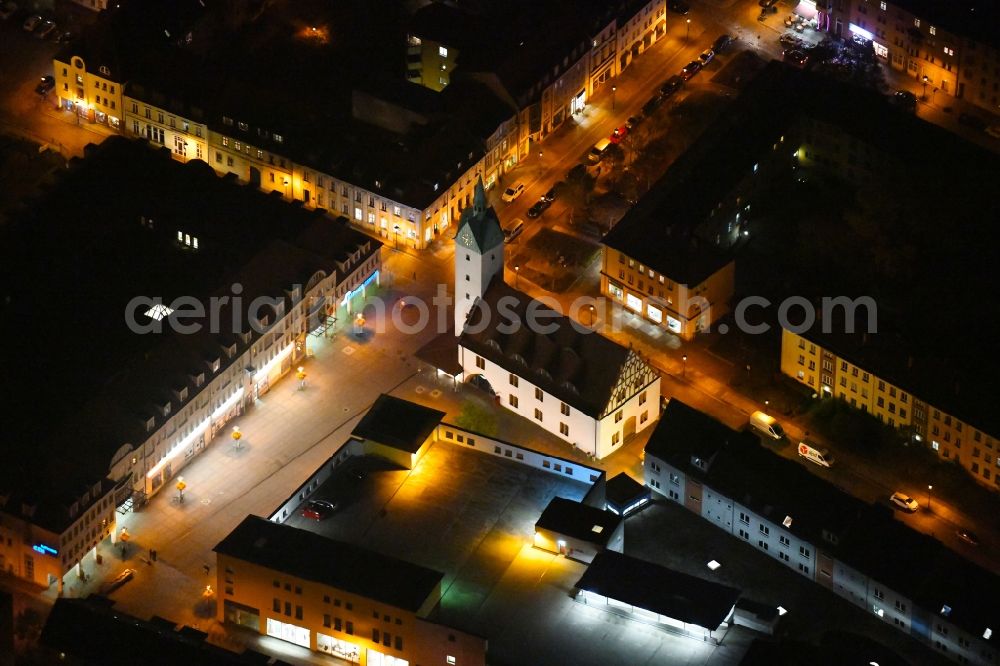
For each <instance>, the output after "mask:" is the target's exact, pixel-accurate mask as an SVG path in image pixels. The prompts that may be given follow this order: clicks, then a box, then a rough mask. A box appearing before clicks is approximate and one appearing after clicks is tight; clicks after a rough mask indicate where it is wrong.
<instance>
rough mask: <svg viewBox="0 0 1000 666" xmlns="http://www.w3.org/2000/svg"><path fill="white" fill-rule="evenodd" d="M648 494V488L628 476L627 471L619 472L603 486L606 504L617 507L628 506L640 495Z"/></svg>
mask: <svg viewBox="0 0 1000 666" xmlns="http://www.w3.org/2000/svg"><path fill="white" fill-rule="evenodd" d="M648 495H649V488H647V487H646V486H644V485H643V484H641V483H639V482H638V481H636V480H635V479H633V478H632V477H631V476H629V474H628V472H621V473H620V474H618V475H616V476H613V477H611V478H610V479H608V481H607V483H606V484H605V487H604V497H605V499H606V500H607V502H608V504H614V505H615V506H619V507H625V506H628V505H629V504H631V503H632V502H633V501H635V500H637V499H639V498H640V497H645V496H648Z"/></svg>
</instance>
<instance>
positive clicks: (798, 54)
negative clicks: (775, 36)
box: [784, 49, 809, 67]
mask: <svg viewBox="0 0 1000 666" xmlns="http://www.w3.org/2000/svg"><path fill="white" fill-rule="evenodd" d="M784 55H785V61H786V62H790V63H792V64H793V65H796V66H797V67H803V66H805V64H806V61H807V60H809V56H807V55H806V54H805V53H803V52H802V51H799V50H798V49H785V53H784Z"/></svg>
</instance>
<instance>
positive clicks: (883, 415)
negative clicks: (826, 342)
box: [781, 329, 1000, 489]
mask: <svg viewBox="0 0 1000 666" xmlns="http://www.w3.org/2000/svg"><path fill="white" fill-rule="evenodd" d="M781 372H782V374H784V375H787V376H789V377H791V378H792V379H794V380H795V381H797V382H799V383H800V384H803V385H805V386H807V387H809V388H810V389H811V390H812V392H813V393H814V394H816V395H817V396H821V397H836V398H839V399H841V400H843V401H844V402H846V403H847V404H849V405H851V406H852V407H855V408H857V409H860V410H861V411H863V412H866V413H869V414H871V415H872V416H874V417H875V418H877V419H878V420H880V421H881V422H883V423H885V424H887V425H889V426H891V427H893V428H899V429H904V430H906V431H908V432H910V433H911V434H912V436H913V438H914V440H916V441H923V442H926V443H927V445H928V446H929V447H930V448H931V450H932V451H934V452H936V453H937V454H938V456H940V457H941V458H944V459H946V460H953V461H955V462H957V463H958V464H959V465H961V466H962V467H963V468H965V469H966V471H968V472H969V474H971V475H972V476H973V478H975V479H976V481H978V482H979V483H982V484H984V485H988V486H989V487H991V488H993V489H998V488H1000V458H998V457H997V451H998V448H1000V442H998V441H997V438H996V437H995V436H991V435H989V434H987V433H986V432H985V431H983V430H982V429H980V428H977V427H975V426H973V425H971V424H969V423H968V422H967V421H963V420H962V419H960V418H958V417H957V416H955V415H953V414H949V413H947V412H946V411H944V410H943V409H940V408H939V407H935V406H934V405H933V404H929V403H928V402H926V401H925V400H923V399H921V398H920V397H919V396H916V395H914V394H913V393H911V392H910V391H909V390H907V389H906V388H904V387H903V386H900V385H898V384H896V383H893V382H892V381H890V380H889V379H887V378H886V377H881V376H879V375H878V374H876V371H875V369H874V368H871V367H868V368H866V367H863V366H860V365H857V364H855V363H853V362H852V361H851V360H849V359H847V358H845V357H843V356H841V355H838V354H837V353H836V352H834V351H833V350H831V349H828V348H825V347H823V346H822V345H821V344H818V343H817V342H815V341H813V340H810V339H808V338H807V337H806V336H803V335H799V334H797V333H793V332H791V331H789V330H788V329H782V332H781Z"/></svg>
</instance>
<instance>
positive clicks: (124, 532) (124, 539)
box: [118, 527, 132, 557]
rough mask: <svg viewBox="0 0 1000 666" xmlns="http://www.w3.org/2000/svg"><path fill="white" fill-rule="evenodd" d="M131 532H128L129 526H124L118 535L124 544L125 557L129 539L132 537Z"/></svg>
mask: <svg viewBox="0 0 1000 666" xmlns="http://www.w3.org/2000/svg"><path fill="white" fill-rule="evenodd" d="M131 536H132V535H131V534H129V533H128V528H127V527H123V528H122V531H121V534H120V535H118V540H119V541H120V542H121V544H122V557H125V553H126V551H127V550H128V540H129V539H130V538H131Z"/></svg>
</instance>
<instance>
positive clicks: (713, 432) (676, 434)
mask: <svg viewBox="0 0 1000 666" xmlns="http://www.w3.org/2000/svg"><path fill="white" fill-rule="evenodd" d="M741 437H742V435H741V434H740V433H739V432H737V431H735V430H733V429H731V428H729V427H728V426H726V425H724V424H723V423H720V422H719V421H716V420H715V419H713V418H712V417H711V416H709V415H708V414H706V413H705V412H702V411H699V410H697V409H695V408H694V407H691V406H689V405H687V404H686V403H684V402H681V401H680V400H679V399H678V398H672V399H671V400H670V402H668V403H667V407H666V409H664V410H663V414H661V415H660V421H659V422H658V423H657V424H656V427H655V428H654V429H653V434H652V435H650V437H649V441H648V442H646V453H649V454H652V455H654V456H656V457H657V458H659V459H660V460H675V461H677V462H680V463H683V464H685V465H686V464H687V463H688V462H689V458H690V456H697V457H699V458H701V459H702V460H711V459H712V458H713V457H714V456H715V455H716V454H717V453H718V452H719V451H721V450H722V449H723V448H725V446H726V445H727V444H728V443H729V442H731V441H736V440H738V439H740V438H741Z"/></svg>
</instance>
